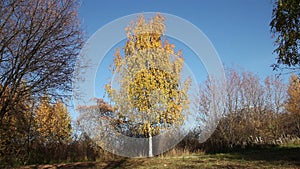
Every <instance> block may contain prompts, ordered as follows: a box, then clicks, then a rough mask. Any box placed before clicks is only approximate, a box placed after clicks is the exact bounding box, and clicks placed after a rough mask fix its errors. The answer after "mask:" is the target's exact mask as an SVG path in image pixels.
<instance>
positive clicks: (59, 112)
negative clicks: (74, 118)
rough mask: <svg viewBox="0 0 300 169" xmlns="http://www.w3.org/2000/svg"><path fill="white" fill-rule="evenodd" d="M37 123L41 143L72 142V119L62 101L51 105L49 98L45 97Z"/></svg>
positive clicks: (37, 112) (39, 108)
mask: <svg viewBox="0 0 300 169" xmlns="http://www.w3.org/2000/svg"><path fill="white" fill-rule="evenodd" d="M35 123H36V130H37V131H38V133H39V136H40V141H42V142H60V143H68V142H70V141H71V133H72V129H71V117H70V115H69V112H68V111H67V108H66V106H65V105H64V104H63V103H62V102H61V101H57V102H56V103H55V104H54V105H51V104H50V103H49V98H48V97H44V98H43V99H42V100H41V102H40V105H39V107H38V109H37V111H36V115H35Z"/></svg>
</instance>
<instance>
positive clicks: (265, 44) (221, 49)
mask: <svg viewBox="0 0 300 169" xmlns="http://www.w3.org/2000/svg"><path fill="white" fill-rule="evenodd" d="M272 7H273V3H272V0H251V1H250V0H248V1H247V0H226V1H222V0H221V1H220V0H205V1H204V0H185V1H184V0H161V1H159V0H112V1H93V0H84V1H83V2H81V7H80V9H79V17H80V19H81V21H82V25H83V28H84V30H85V31H86V33H87V37H90V36H91V35H92V34H93V33H94V32H95V31H97V30H98V29H99V28H101V27H102V26H104V25H105V24H107V23H109V22H111V21H113V20H115V19H117V18H119V17H122V16H126V15H129V14H133V13H140V12H162V13H169V14H173V15H177V16H179V17H181V18H184V19H186V20H188V21H190V22H191V23H193V24H194V25H196V26H197V27H198V28H199V29H200V30H202V31H203V32H204V33H205V34H206V35H207V37H208V38H209V39H210V40H211V42H212V43H213V45H214V46H215V48H216V50H217V52H218V54H219V56H220V58H221V60H222V61H223V63H224V64H225V66H229V67H231V66H234V67H237V68H239V67H242V68H244V69H246V70H249V71H252V72H254V73H257V74H259V75H262V76H265V75H273V74H275V72H273V71H272V68H271V67H270V65H271V64H272V63H274V62H275V57H276V56H275V55H274V54H272V51H273V49H274V46H273V41H274V39H272V38H271V33H270V27H269V23H270V21H271V15H272Z"/></svg>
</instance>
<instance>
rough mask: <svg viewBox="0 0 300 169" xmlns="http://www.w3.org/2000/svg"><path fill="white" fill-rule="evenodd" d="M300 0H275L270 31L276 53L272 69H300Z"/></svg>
mask: <svg viewBox="0 0 300 169" xmlns="http://www.w3.org/2000/svg"><path fill="white" fill-rule="evenodd" d="M299 23H300V2H299V0H276V1H275V5H274V9H273V15H272V21H271V23H270V26H271V31H272V33H273V36H274V38H275V46H276V49H275V50H274V53H276V54H277V55H278V57H277V63H275V64H273V68H274V70H276V69H279V68H288V69H292V71H299V70H300V54H299V46H300V44H299V43H300V25H299Z"/></svg>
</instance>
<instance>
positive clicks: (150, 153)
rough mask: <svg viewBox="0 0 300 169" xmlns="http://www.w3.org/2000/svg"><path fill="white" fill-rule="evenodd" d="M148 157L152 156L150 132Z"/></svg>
mask: <svg viewBox="0 0 300 169" xmlns="http://www.w3.org/2000/svg"><path fill="white" fill-rule="evenodd" d="M149 157H153V153H152V136H151V133H150V134H149Z"/></svg>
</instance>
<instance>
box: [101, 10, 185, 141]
mask: <svg viewBox="0 0 300 169" xmlns="http://www.w3.org/2000/svg"><path fill="white" fill-rule="evenodd" d="M164 20H165V18H164V17H163V16H162V15H160V14H157V15H156V16H154V17H153V18H151V19H150V20H149V22H147V21H146V19H145V18H144V16H139V17H138V19H137V21H136V22H135V23H134V22H132V23H131V24H130V25H129V26H128V27H126V29H125V30H126V34H127V41H126V45H125V46H124V48H123V49H124V51H123V52H121V51H120V50H116V53H115V56H116V57H115V59H114V65H112V73H113V74H114V73H115V74H116V76H115V78H114V79H112V80H111V82H110V83H109V84H107V85H106V91H107V93H108V96H109V98H110V99H111V101H112V104H113V105H114V111H115V113H116V114H117V115H118V118H119V119H120V121H122V124H126V125H123V126H124V127H123V129H125V130H127V131H128V130H130V131H132V132H131V135H132V136H136V137H151V136H154V135H157V134H159V133H160V132H161V130H165V129H167V128H168V127H170V126H179V125H181V124H182V122H183V120H184V113H187V112H188V111H189V110H188V104H189V99H188V96H187V92H188V89H189V85H190V79H189V78H187V79H182V75H181V70H182V68H183V63H184V59H183V57H182V56H181V52H180V51H179V52H177V53H176V52H175V51H174V48H175V46H174V44H170V43H169V42H168V40H167V39H166V38H165V39H164V37H163V34H164V33H165V24H164ZM122 53H124V56H122Z"/></svg>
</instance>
